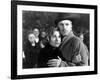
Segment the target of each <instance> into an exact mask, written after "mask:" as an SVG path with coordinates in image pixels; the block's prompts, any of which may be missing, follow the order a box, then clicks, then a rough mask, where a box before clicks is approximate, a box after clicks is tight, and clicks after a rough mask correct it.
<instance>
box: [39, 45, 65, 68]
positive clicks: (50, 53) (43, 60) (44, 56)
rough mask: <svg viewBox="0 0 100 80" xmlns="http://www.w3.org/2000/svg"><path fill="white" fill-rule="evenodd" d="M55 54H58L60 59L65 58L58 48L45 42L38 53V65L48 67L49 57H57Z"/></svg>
mask: <svg viewBox="0 0 100 80" xmlns="http://www.w3.org/2000/svg"><path fill="white" fill-rule="evenodd" d="M57 56H59V57H60V58H61V59H62V60H65V59H64V57H63V56H62V53H61V51H60V50H59V48H54V47H52V46H51V45H49V44H47V45H46V47H45V48H44V49H42V50H41V51H40V54H39V55H38V67H39V68H43V67H48V65H47V62H48V61H49V60H51V59H58V57H57Z"/></svg>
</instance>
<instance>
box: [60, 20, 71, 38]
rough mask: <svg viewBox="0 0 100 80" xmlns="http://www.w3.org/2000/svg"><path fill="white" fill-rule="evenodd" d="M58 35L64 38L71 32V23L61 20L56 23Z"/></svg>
mask: <svg viewBox="0 0 100 80" xmlns="http://www.w3.org/2000/svg"><path fill="white" fill-rule="evenodd" d="M58 28H59V30H60V33H61V34H62V35H63V36H65V35H68V34H69V32H70V31H71V30H72V22H71V21H70V20H62V21H60V22H59V23H58Z"/></svg>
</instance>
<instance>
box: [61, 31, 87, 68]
mask: <svg viewBox="0 0 100 80" xmlns="http://www.w3.org/2000/svg"><path fill="white" fill-rule="evenodd" d="M60 50H61V52H62V54H63V56H64V58H65V59H66V62H67V64H69V66H82V65H88V50H87V48H86V46H85V45H84V43H83V42H82V41H81V40H80V39H79V38H78V37H76V36H75V35H74V34H73V32H71V33H70V34H69V35H68V36H66V37H64V39H63V41H62V44H61V46H60Z"/></svg>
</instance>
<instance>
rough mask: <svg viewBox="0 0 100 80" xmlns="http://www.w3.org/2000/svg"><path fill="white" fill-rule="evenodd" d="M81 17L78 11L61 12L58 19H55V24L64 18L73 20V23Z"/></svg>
mask: <svg viewBox="0 0 100 80" xmlns="http://www.w3.org/2000/svg"><path fill="white" fill-rule="evenodd" d="M79 18H80V15H79V14H76V13H61V14H59V15H58V17H57V19H56V20H55V24H56V25H57V24H58V22H60V21H62V20H70V21H72V23H74V22H75V21H76V20H78V19H79Z"/></svg>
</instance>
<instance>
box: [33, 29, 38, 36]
mask: <svg viewBox="0 0 100 80" xmlns="http://www.w3.org/2000/svg"><path fill="white" fill-rule="evenodd" d="M33 34H34V35H35V36H36V37H38V36H39V30H38V29H34V30H33Z"/></svg>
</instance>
